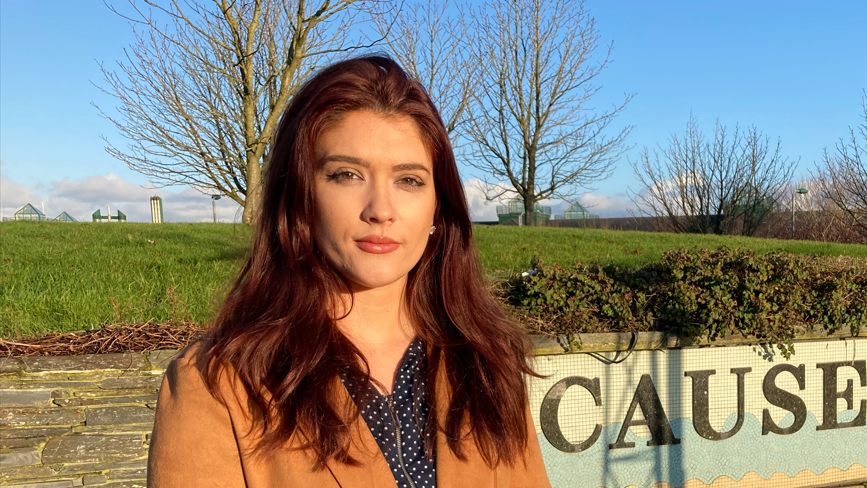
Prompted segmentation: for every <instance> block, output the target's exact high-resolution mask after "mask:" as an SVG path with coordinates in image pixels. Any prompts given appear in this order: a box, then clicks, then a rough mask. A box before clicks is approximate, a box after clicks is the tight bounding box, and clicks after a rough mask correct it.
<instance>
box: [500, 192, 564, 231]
mask: <svg viewBox="0 0 867 488" xmlns="http://www.w3.org/2000/svg"><path fill="white" fill-rule="evenodd" d="M523 214H524V199H523V198H521V197H515V198H513V199H511V200H509V202H508V203H507V204H506V205H497V220H499V221H500V223H501V224H505V223H507V222H509V221H515V222H517V223H518V225H525V224H526V223H527V219H526V218H525V217H524V216H523ZM533 220H534V221H535V222H536V224H537V225H543V222H545V221H547V220H551V207H543V206H541V205H539V204H538V203H536V204H535V205H533Z"/></svg>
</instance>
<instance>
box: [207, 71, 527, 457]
mask: <svg viewBox="0 0 867 488" xmlns="http://www.w3.org/2000/svg"><path fill="white" fill-rule="evenodd" d="M356 110H368V111H372V112H374V113H377V114H382V115H386V116H389V115H399V116H408V117H411V118H412V119H413V120H414V121H415V123H416V124H418V127H419V129H420V132H421V134H422V137H423V138H424V139H425V143H426V145H427V148H428V150H429V151H430V152H431V155H432V159H433V170H434V186H435V188H436V198H437V210H436V215H435V220H434V222H435V224H436V232H435V233H434V235H433V236H431V238H430V240H429V242H428V245H427V248H426V249H425V251H424V254H423V255H422V257H421V259H420V260H419V262H418V264H417V265H416V266H415V268H413V269H412V271H411V272H410V273H409V276H408V280H407V285H406V286H407V289H406V297H407V298H406V300H407V309H408V311H409V313H410V315H411V317H412V318H413V321H414V323H416V324H418V327H419V328H418V330H416V331H415V332H416V333H417V334H418V336H419V337H421V338H422V340H423V341H424V343H425V345H426V346H427V348H428V351H429V354H428V361H427V372H426V375H427V384H428V385H429V386H428V388H426V391H427V395H428V398H427V401H429V402H431V405H435V404H436V403H434V402H435V397H436V395H437V391H436V388H435V385H436V382H437V380H438V373H437V372H438V371H439V369H440V368H441V367H443V368H444V370H445V375H444V376H443V377H444V378H447V381H448V388H447V389H446V391H448V392H449V393H450V395H449V408H448V410H447V412H437V411H436V409H435V408H432V409H431V413H430V414H429V416H428V419H427V423H426V424H425V425H424V426H423V429H424V430H425V432H427V433H430V432H436V431H437V430H440V431H442V432H444V434H445V435H446V439H447V442H448V447H449V449H451V450H452V451H453V452H454V453H455V455H456V456H457V457H458V458H460V459H465V458H466V448H465V446H464V444H463V440H464V438H462V435H465V434H466V427H467V422H468V423H469V427H470V428H471V429H472V434H473V438H474V439H475V442H476V445H477V447H478V449H479V452H480V454H481V455H482V457H483V458H484V460H485V461H486V462H487V463H488V464H489V465H490V466H495V465H497V464H498V463H500V462H505V463H507V464H512V463H513V462H515V460H516V459H519V458H520V457H521V454H522V453H523V451H524V449H525V447H526V444H527V428H528V426H527V420H526V402H527V392H526V385H525V382H524V374H528V373H531V369H530V367H529V365H528V360H527V357H528V354H529V352H530V347H531V344H530V341H529V339H528V337H527V335H526V334H525V333H524V332H523V331H522V330H521V329H520V328H519V327H518V326H516V324H515V323H514V321H513V320H512V319H511V317H510V316H509V315H508V314H507V313H506V312H505V311H504V310H503V308H502V306H501V305H500V304H499V302H497V301H496V299H495V298H494V297H493V296H492V294H491V293H490V291H489V289H488V287H487V285H486V283H485V280H484V277H483V274H482V270H481V267H480V264H479V260H478V257H477V254H476V250H475V245H474V243H473V230H472V224H471V222H470V217H469V211H468V209H467V204H466V199H465V196H464V191H463V187H462V185H461V180H460V176H459V174H458V169H457V165H456V164H455V158H454V153H453V151H452V147H451V144H450V142H449V138H448V134H447V133H446V130H445V127H444V126H443V123H442V120H441V118H440V116H439V113H438V112H437V109H436V107H435V106H434V104H433V102H432V101H431V100H430V97H429V96H428V94H427V93H426V91H425V90H424V88H423V87H422V86H421V85H420V84H419V83H418V82H416V81H413V80H412V79H410V77H409V76H408V75H407V74H406V72H404V71H403V69H401V68H400V66H398V64H397V63H395V62H394V61H393V60H391V59H389V58H387V57H382V56H367V57H360V58H355V59H349V60H345V61H341V62H338V63H335V64H333V65H331V66H328V67H326V68H324V69H322V70H321V71H320V72H318V73H317V74H316V75H315V76H313V77H312V78H311V79H310V80H308V81H307V82H306V83H304V85H303V86H302V87H301V88H300V90H299V91H298V92H297V94H296V95H295V96H294V97H293V99H292V101H291V102H290V103H289V105H288V106H287V107H286V110H285V112H284V113H283V116H282V118H281V121H280V126H279V128H278V130H277V133H276V136H275V140H274V145H273V151H272V155H271V158H270V161H269V163H268V165H267V167H266V168H265V174H264V183H263V188H262V191H263V199H262V207H261V209H260V211H259V212H258V214H259V215H258V220H257V224H256V234H255V237H254V239H253V244H252V249H251V251H250V253H249V255H248V257H247V260H246V263H245V265H244V266H243V268H242V270H241V272H240V274H239V275H238V277H237V278H236V280H235V282H234V285H233V288H232V289H231V291H230V292H229V295H228V297H227V299H226V301H225V304H224V305H223V307H222V309H221V311H220V314H219V316H218V318H217V320H216V322H215V326H214V328H212V329H211V330H210V331H209V333H208V334H207V336H206V340H205V344H207V346H206V350H207V353H206V354H205V355H204V356H203V358H204V359H205V362H206V376H207V382H208V387H209V389H210V391H211V392H212V393H213V394H214V395H215V396H216V397H217V398H220V399H221V400H222V398H221V397H220V394H219V392H218V387H217V385H218V383H219V381H218V380H219V378H218V376H219V371H218V369H220V368H218V367H216V366H218V365H229V366H231V368H232V369H233V370H234V371H235V373H236V374H237V377H238V379H239V380H240V381H241V382H242V383H243V385H244V388H245V389H246V391H247V394H248V395H249V397H250V399H251V400H252V401H253V402H254V403H255V404H256V406H257V407H258V408H259V409H260V410H261V411H262V412H271V413H268V414H265V415H264V416H263V419H262V423H263V425H262V427H263V432H264V433H265V435H263V437H262V438H261V440H260V442H259V444H258V445H257V449H258V451H259V452H260V454H261V453H265V454H272V453H274V452H276V451H277V450H278V449H279V448H280V447H281V446H282V445H284V443H285V442H286V441H288V440H289V438H290V436H292V435H293V434H295V433H297V434H300V436H301V437H300V438H302V439H306V443H305V444H304V445H305V447H307V448H310V449H312V450H313V451H314V452H315V454H316V458H317V459H318V463H317V466H318V467H321V466H322V465H324V463H325V462H326V461H327V460H329V459H335V460H337V461H339V462H345V463H350V464H354V463H355V462H356V460H353V459H351V458H350V456H349V455H348V450H347V449H348V446H349V439H350V428H349V427H350V425H351V422H352V420H353V417H351V416H349V417H348V416H347V412H345V411H343V410H342V409H341V408H338V406H337V405H336V404H335V396H336V394H337V392H336V391H335V390H334V388H333V387H330V386H328V385H334V384H335V382H334V379H335V378H336V377H337V376H338V375H339V374H340V373H341V372H346V371H348V372H349V373H347V374H348V375H349V376H350V377H351V378H353V379H354V380H355V381H357V382H358V383H359V384H365V385H367V384H370V381H371V380H370V375H369V372H368V368H367V364H366V362H365V361H364V358H362V357H360V354H359V352H358V350H357V349H356V348H355V347H354V346H353V345H352V343H351V342H350V341H349V340H348V339H347V338H346V337H345V336H344V335H343V334H342V333H341V332H340V331H339V330H338V328H337V327H336V325H335V320H334V317H330V316H329V312H328V308H329V307H328V306H326V305H327V304H328V303H331V302H330V300H333V299H334V297H335V296H337V295H338V294H339V293H340V292H346V293H348V292H349V287H348V283H347V282H346V280H345V279H344V278H343V277H342V276H341V275H340V273H339V272H337V271H336V270H335V269H333V268H332V267H331V266H329V264H328V263H327V261H326V260H325V259H324V257H323V255H322V254H321V252H320V251H319V250H318V249H317V247H316V245H315V243H314V239H313V233H312V229H313V222H312V219H313V216H314V203H313V202H314V198H313V175H314V171H315V169H316V168H315V164H316V162H315V159H314V154H313V150H314V143H315V141H316V139H317V137H318V136H319V135H320V134H321V133H322V132H323V131H324V130H327V129H328V127H329V126H331V125H332V124H334V123H335V122H337V121H338V120H340V117H342V116H343V115H344V114H346V113H348V112H351V111H356ZM443 377H440V380H441V379H442V378H443ZM337 384H338V385H339V382H338V383H337ZM264 390H267V392H268V395H267V396H266V395H265V394H264V393H263V391H264ZM223 401H225V400H223ZM353 413H354V414H355V415H357V410H356V411H355V412H353ZM439 413H445V418H444V419H440V418H438V415H437V414H439ZM269 425H270V426H271V427H273V428H270V429H269ZM427 444H428V445H427V446H426V450H427V453H428V454H429V455H430V454H432V450H433V446H432V443H430V442H429V443H427Z"/></svg>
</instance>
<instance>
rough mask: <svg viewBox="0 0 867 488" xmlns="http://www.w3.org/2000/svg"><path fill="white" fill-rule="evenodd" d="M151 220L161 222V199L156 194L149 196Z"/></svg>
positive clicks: (156, 222)
mask: <svg viewBox="0 0 867 488" xmlns="http://www.w3.org/2000/svg"><path fill="white" fill-rule="evenodd" d="M151 222H153V223H155V224H162V223H163V199H162V198H160V197H157V196H153V197H151Z"/></svg>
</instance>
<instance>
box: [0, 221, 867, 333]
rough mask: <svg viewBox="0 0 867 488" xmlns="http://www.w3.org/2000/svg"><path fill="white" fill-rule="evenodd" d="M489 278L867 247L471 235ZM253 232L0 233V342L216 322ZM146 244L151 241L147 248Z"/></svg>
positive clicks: (31, 229) (608, 234)
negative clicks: (676, 258)
mask: <svg viewBox="0 0 867 488" xmlns="http://www.w3.org/2000/svg"><path fill="white" fill-rule="evenodd" d="M475 230H476V239H477V243H478V246H479V251H480V254H481V258H482V262H483V265H484V268H485V270H486V272H487V273H488V275H489V276H490V277H491V278H493V279H500V278H503V277H505V276H508V275H510V274H513V273H517V272H519V271H522V270H524V269H526V268H527V267H528V266H529V263H530V259H531V258H532V257H533V256H534V255H539V256H540V257H542V259H543V260H544V262H545V263H546V264H571V263H574V262H576V261H583V262H600V263H605V264H608V263H615V264H622V265H638V264H643V263H646V262H650V261H654V260H657V259H658V258H659V257H660V256H662V253H664V252H665V251H666V250H668V249H672V248H678V247H687V248H691V247H703V248H718V247H720V246H728V247H744V248H752V249H755V250H756V251H757V252H760V253H765V252H770V251H774V250H784V251H789V252H792V253H797V254H810V255H832V256H838V255H847V256H858V257H867V246H858V245H839V244H825V243H815V242H799V241H777V240H766V239H749V238H734V237H725V236H703V235H678V234H656V233H643V232H622V231H603V230H591V229H563V228H526V227H525V228H518V227H486V226H478V227H476V229H475ZM251 234H252V233H251V231H250V230H249V229H247V228H245V227H244V226H242V225H225V224H162V225H152V224H135V223H126V224H104V225H100V224H92V223H55V222H40V223H34V222H4V223H2V224H0V337H5V338H20V337H25V336H33V335H39V334H43V333H46V332H49V331H52V330H57V331H70V330H81V329H87V328H91V327H98V326H101V325H105V324H113V323H138V322H144V321H147V320H153V321H158V322H166V321H180V320H189V321H193V322H196V323H199V324H204V323H207V322H208V321H210V320H212V318H213V313H214V310H215V309H216V307H217V305H218V304H219V300H220V298H221V297H222V296H223V295H224V294H225V292H226V288H225V287H226V285H227V284H228V280H229V279H231V277H232V276H233V275H234V273H236V272H237V270H238V268H239V267H240V265H241V262H242V260H243V258H244V255H245V252H246V250H247V246H248V244H249V241H250V237H251ZM148 239H150V240H152V241H154V244H149V243H148V242H147V241H148Z"/></svg>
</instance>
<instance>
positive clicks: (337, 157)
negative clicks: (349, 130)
mask: <svg viewBox="0 0 867 488" xmlns="http://www.w3.org/2000/svg"><path fill="white" fill-rule="evenodd" d="M331 161H337V162H340V163H350V164H357V165H359V166H361V167H363V168H369V167H370V163H368V162H367V161H365V160H363V159H361V158H356V157H354V156H345V155H343V154H330V155H328V156H323V157H322V158H320V159H319V166H322V165H324V164H325V163H328V162H331ZM391 170H392V171H394V172H398V171H424V172H425V173H427V174H431V172H430V169H428V167H427V166H425V165H423V164H419V163H402V164H396V165H394V166H392V167H391Z"/></svg>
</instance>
